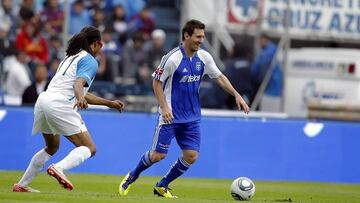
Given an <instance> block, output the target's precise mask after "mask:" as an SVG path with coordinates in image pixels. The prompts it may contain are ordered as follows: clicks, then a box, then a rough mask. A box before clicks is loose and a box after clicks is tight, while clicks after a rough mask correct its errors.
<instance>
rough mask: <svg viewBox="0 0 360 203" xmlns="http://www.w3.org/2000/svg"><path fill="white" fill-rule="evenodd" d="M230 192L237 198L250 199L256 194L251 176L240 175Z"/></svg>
mask: <svg viewBox="0 0 360 203" xmlns="http://www.w3.org/2000/svg"><path fill="white" fill-rule="evenodd" d="M230 192H231V196H232V197H233V198H234V199H235V200H240V201H243V200H249V199H251V197H252V196H254V194H255V184H254V182H252V180H250V179H249V178H246V177H239V178H236V179H235V180H234V181H233V183H232V184H231V187H230Z"/></svg>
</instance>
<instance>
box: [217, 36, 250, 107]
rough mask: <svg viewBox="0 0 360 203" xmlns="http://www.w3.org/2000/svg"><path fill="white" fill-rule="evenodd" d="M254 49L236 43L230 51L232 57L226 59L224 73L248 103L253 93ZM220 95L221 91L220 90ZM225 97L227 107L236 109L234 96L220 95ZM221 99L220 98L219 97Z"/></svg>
mask: <svg viewBox="0 0 360 203" xmlns="http://www.w3.org/2000/svg"><path fill="white" fill-rule="evenodd" d="M251 53H252V50H251V48H249V47H248V46H247V45H245V44H242V43H236V44H235V45H234V47H233V49H232V52H231V53H230V56H231V58H230V59H229V60H227V61H226V68H225V71H224V74H225V75H226V76H227V77H228V79H229V80H230V82H231V84H233V85H234V88H235V89H236V91H237V92H239V94H240V95H241V96H242V97H243V98H244V100H245V101H246V103H248V104H249V103H250V99H251V96H252V94H253V91H252V84H251V68H250V67H251V61H252V59H251V58H252V57H251ZM222 92H223V91H222ZM218 93H219V95H220V91H219V92H218ZM220 97H221V98H225V101H224V104H225V107H226V108H227V109H236V108H237V107H236V103H235V102H233V98H232V97H228V96H227V95H222V96H220ZM219 99H220V98H219Z"/></svg>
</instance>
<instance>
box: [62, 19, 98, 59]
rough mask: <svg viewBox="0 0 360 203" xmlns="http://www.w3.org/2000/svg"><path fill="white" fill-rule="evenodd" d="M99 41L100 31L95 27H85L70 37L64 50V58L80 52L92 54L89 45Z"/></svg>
mask: <svg viewBox="0 0 360 203" xmlns="http://www.w3.org/2000/svg"><path fill="white" fill-rule="evenodd" d="M99 40H101V35H100V31H99V30H98V29H97V28H96V27H93V26H86V27H84V28H83V29H82V30H81V31H80V32H79V33H77V34H75V35H74V36H72V37H71V39H70V40H69V42H68V47H67V48H66V56H73V55H75V54H77V53H79V52H80V51H81V50H85V51H87V52H89V53H90V54H93V53H92V51H91V49H90V45H91V44H92V43H94V42H95V41H99Z"/></svg>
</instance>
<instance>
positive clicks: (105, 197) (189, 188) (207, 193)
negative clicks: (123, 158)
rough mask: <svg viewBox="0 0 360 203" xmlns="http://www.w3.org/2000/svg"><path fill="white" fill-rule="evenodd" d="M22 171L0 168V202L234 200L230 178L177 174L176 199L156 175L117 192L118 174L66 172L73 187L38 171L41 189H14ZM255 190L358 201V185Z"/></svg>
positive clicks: (286, 197) (265, 197)
mask: <svg viewBox="0 0 360 203" xmlns="http://www.w3.org/2000/svg"><path fill="white" fill-rule="evenodd" d="M21 175H22V172H14V171H0V202H9V203H12V202H47V203H53V202H76V203H82V202H84V203H90V202H91V203H92V202H99V203H100V202H117V203H119V202H150V203H151V202H169V201H173V202H189V203H198V202H235V200H233V199H232V197H231V196H230V193H229V186H230V184H231V180H226V179H190V178H180V179H178V180H176V181H175V182H174V183H173V184H172V187H173V192H174V194H176V195H177V196H179V199H174V200H170V199H163V198H159V197H155V196H154V195H153V194H152V187H153V185H154V183H156V181H157V180H158V179H159V178H158V177H141V178H140V179H139V180H138V181H137V182H136V184H135V185H134V187H133V188H132V190H131V191H130V193H129V195H128V196H126V197H120V196H119V195H117V187H118V183H119V182H120V180H121V178H122V177H120V176H112V175H98V174H96V175H95V174H69V175H68V178H69V179H70V180H71V181H72V183H73V184H74V187H75V189H74V190H73V191H67V190H64V189H62V188H61V187H60V185H59V184H57V182H56V181H55V179H53V178H51V177H49V176H47V175H45V174H44V173H42V174H40V175H38V176H37V177H36V178H35V179H34V181H33V183H32V184H31V186H32V187H33V188H35V189H38V190H41V193H38V194H34V193H13V192H11V188H12V185H13V183H15V182H16V181H17V180H18V179H19V178H20V177H21ZM255 185H256V194H255V196H254V197H253V199H252V200H251V202H266V203H268V202H301V203H307V202H311V203H322V202H326V203H335V202H336V203H350V202H359V203H360V185H346V184H325V183H299V182H262V181H255Z"/></svg>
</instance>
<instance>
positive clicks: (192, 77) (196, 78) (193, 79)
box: [180, 75, 200, 82]
mask: <svg viewBox="0 0 360 203" xmlns="http://www.w3.org/2000/svg"><path fill="white" fill-rule="evenodd" d="M199 80H200V75H184V76H183V77H182V78H181V80H180V82H196V81H199Z"/></svg>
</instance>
